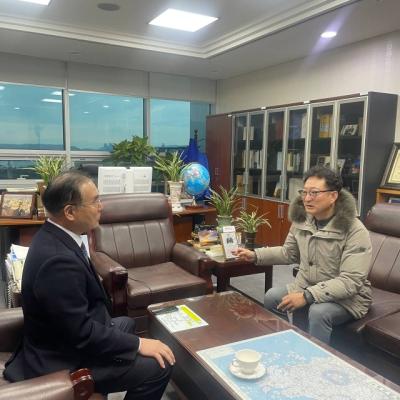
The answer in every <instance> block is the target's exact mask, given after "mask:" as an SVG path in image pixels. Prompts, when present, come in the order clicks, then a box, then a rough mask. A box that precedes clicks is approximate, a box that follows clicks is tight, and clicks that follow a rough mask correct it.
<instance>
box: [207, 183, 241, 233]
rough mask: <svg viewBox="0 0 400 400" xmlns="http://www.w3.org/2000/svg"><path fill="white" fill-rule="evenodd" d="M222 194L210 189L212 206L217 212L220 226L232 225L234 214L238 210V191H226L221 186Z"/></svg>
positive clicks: (234, 189) (233, 188) (233, 189)
mask: <svg viewBox="0 0 400 400" xmlns="http://www.w3.org/2000/svg"><path fill="white" fill-rule="evenodd" d="M219 188H220V193H218V192H216V191H215V190H213V189H210V192H211V195H210V197H209V198H208V200H209V202H210V204H211V205H212V206H213V207H215V209H216V210H217V221H218V225H219V226H226V225H232V214H233V212H234V211H235V209H236V206H237V202H238V200H239V199H238V197H237V191H238V189H237V188H235V187H232V188H231V189H229V190H226V189H225V188H224V187H222V186H220V187H219Z"/></svg>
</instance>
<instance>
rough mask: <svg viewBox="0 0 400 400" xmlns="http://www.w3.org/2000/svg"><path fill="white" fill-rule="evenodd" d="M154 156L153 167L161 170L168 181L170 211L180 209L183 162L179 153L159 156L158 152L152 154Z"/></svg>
mask: <svg viewBox="0 0 400 400" xmlns="http://www.w3.org/2000/svg"><path fill="white" fill-rule="evenodd" d="M154 156H155V159H154V162H155V165H154V168H155V169H157V170H159V171H160V172H162V173H163V174H164V175H165V177H166V179H167V181H168V186H169V194H170V200H171V205H172V211H174V212H179V211H182V210H183V209H182V206H181V203H180V198H181V194H182V184H183V182H182V180H181V172H182V169H183V167H184V166H185V162H184V161H183V160H182V159H181V158H180V154H179V153H178V152H177V151H175V152H174V153H172V154H167V155H166V156H160V155H159V154H154Z"/></svg>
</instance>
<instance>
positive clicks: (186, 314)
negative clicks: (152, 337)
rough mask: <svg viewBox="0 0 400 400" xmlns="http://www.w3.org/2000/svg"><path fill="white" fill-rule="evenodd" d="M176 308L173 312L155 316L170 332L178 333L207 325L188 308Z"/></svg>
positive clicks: (181, 306) (183, 306) (182, 306)
mask: <svg viewBox="0 0 400 400" xmlns="http://www.w3.org/2000/svg"><path fill="white" fill-rule="evenodd" d="M177 308H178V310H177V311H174V312H168V313H165V314H162V313H160V314H156V317H157V319H158V320H159V321H160V322H161V323H162V324H163V325H164V326H165V327H166V328H167V329H168V330H169V331H170V332H180V331H185V330H187V329H194V328H199V327H200V326H206V325H208V323H207V322H206V321H204V319H202V318H201V317H200V316H199V315H197V314H196V313H195V312H194V311H193V310H191V309H190V308H189V307H188V306H185V305H179V306H177Z"/></svg>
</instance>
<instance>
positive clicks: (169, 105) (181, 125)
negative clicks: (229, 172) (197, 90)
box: [150, 99, 210, 150]
mask: <svg viewBox="0 0 400 400" xmlns="http://www.w3.org/2000/svg"><path fill="white" fill-rule="evenodd" d="M208 114H210V104H208V103H202V102H194V101H192V102H190V101H180V100H162V99H151V100H150V143H151V144H152V145H153V146H154V147H157V148H159V149H165V150H174V149H181V148H184V147H186V146H187V145H188V144H189V138H190V137H191V136H193V133H194V131H195V130H197V132H198V135H199V144H202V148H203V150H204V138H205V129H206V128H205V127H206V116H207V115H208Z"/></svg>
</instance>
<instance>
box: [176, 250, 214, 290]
mask: <svg viewBox="0 0 400 400" xmlns="http://www.w3.org/2000/svg"><path fill="white" fill-rule="evenodd" d="M172 261H173V262H174V263H175V264H177V265H179V266H180V267H181V268H182V269H184V270H186V271H187V272H190V273H191V274H193V275H196V276H199V277H200V278H203V279H204V280H205V281H206V282H207V292H208V293H211V292H212V290H213V289H212V287H213V286H212V281H211V272H212V269H213V267H214V262H213V261H212V260H211V259H210V258H209V257H207V256H206V255H205V254H204V253H202V252H201V251H198V250H196V249H195V248H193V247H190V246H188V245H186V244H183V243H176V244H175V246H174V247H173V248H172Z"/></svg>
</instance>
